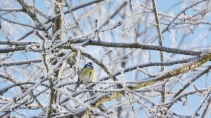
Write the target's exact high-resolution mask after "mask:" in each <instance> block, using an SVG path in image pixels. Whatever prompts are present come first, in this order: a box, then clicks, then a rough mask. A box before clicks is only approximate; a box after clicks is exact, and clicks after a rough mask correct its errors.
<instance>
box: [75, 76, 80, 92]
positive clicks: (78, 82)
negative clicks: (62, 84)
mask: <svg viewBox="0 0 211 118" xmlns="http://www.w3.org/2000/svg"><path fill="white" fill-rule="evenodd" d="M80 84H81V81H80V79H79V78H78V81H77V83H76V86H75V90H76V89H77V88H78V87H79V86H80Z"/></svg>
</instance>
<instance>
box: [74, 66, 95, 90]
mask: <svg viewBox="0 0 211 118" xmlns="http://www.w3.org/2000/svg"><path fill="white" fill-rule="evenodd" d="M94 79H95V70H94V66H93V63H92V62H89V63H87V64H86V65H85V66H84V67H83V68H82V70H81V72H80V73H79V75H78V83H77V85H76V89H77V88H78V87H79V86H80V83H82V82H83V81H85V82H89V81H93V80H94Z"/></svg>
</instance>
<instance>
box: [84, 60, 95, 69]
mask: <svg viewBox="0 0 211 118" xmlns="http://www.w3.org/2000/svg"><path fill="white" fill-rule="evenodd" d="M84 68H91V69H93V68H94V66H93V63H92V62H89V63H87V64H86V65H85V66H84Z"/></svg>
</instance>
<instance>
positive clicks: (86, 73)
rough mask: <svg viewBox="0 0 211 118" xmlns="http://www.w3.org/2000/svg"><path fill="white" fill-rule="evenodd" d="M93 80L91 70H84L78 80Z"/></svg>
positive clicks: (92, 70) (93, 74)
mask: <svg viewBox="0 0 211 118" xmlns="http://www.w3.org/2000/svg"><path fill="white" fill-rule="evenodd" d="M94 78H95V71H94V69H91V68H84V69H83V70H82V71H81V73H80V75H79V79H80V80H81V81H93V80H94Z"/></svg>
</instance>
